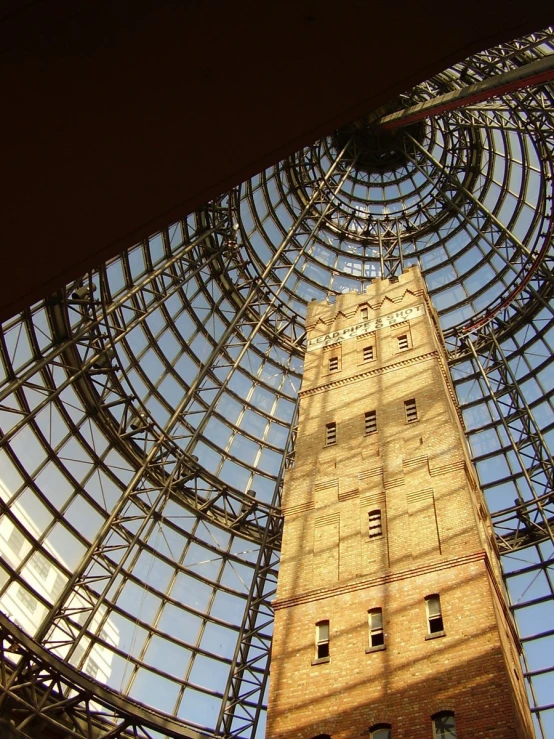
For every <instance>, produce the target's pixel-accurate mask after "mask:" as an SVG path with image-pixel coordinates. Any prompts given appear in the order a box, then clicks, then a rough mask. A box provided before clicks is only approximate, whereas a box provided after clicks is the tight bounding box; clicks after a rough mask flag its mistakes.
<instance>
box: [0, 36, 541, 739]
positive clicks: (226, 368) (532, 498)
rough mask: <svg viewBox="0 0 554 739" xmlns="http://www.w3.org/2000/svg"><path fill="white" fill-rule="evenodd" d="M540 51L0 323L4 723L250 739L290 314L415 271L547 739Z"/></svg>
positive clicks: (265, 651) (278, 172)
mask: <svg viewBox="0 0 554 739" xmlns="http://www.w3.org/2000/svg"><path fill="white" fill-rule="evenodd" d="M553 51H554V36H553V35H552V33H551V31H550V30H547V31H545V32H542V33H536V34H533V35H531V36H529V37H526V38H524V39H520V40H518V41H514V42H512V43H508V44H504V45H502V46H499V47H496V48H494V49H492V50H489V51H486V52H483V53H480V54H477V55H475V56H474V57H472V58H471V59H468V60H466V61H464V62H462V63H460V64H457V65H455V66H454V67H453V68H451V69H448V70H446V71H445V72H443V73H441V74H439V75H436V76H435V77H433V78H432V79H430V80H428V81H426V82H424V83H422V84H420V85H418V86H416V87H415V88H414V89H412V90H410V91H408V92H406V93H405V94H404V95H401V96H400V97H399V98H398V99H397V100H394V101H392V102H391V103H390V105H388V106H385V107H384V108H383V109H382V110H379V111H376V112H375V113H374V114H373V115H371V116H368V117H367V118H366V119H364V120H360V121H355V122H353V123H352V124H351V125H349V126H346V127H344V128H343V129H341V130H339V131H334V132H331V133H330V135H329V136H328V137H327V138H325V139H323V140H321V141H318V142H316V143H315V144H313V145H312V146H309V147H306V148H305V149H303V150H301V151H299V152H298V153H296V154H295V155H294V156H292V157H290V158H289V159H287V160H285V161H282V162H279V163H277V164H275V165H274V166H273V167H271V168H269V169H268V170H266V171H265V172H262V173H260V174H259V175H257V176H256V177H253V178H252V179H250V180H248V181H247V182H245V183H243V184H242V185H241V186H240V187H237V188H236V189H235V190H233V191H232V192H230V193H226V194H225V195H223V196H222V197H221V198H219V199H218V200H216V201H213V202H211V203H209V204H207V205H206V207H205V208H203V209H202V210H200V211H198V212H196V213H194V214H191V215H190V216H189V217H188V218H187V219H186V220H183V221H181V222H178V223H174V224H171V225H168V227H167V228H166V229H164V230H163V231H162V232H161V233H158V234H155V235H153V236H152V237H151V238H150V239H149V240H148V242H145V243H141V244H138V245H136V246H135V247H134V248H133V249H130V250H128V251H127V252H125V253H123V254H122V255H121V256H120V257H118V258H117V259H114V260H112V261H110V262H108V263H106V264H104V265H101V266H100V267H99V268H98V269H97V270H95V271H93V272H91V273H90V274H87V275H85V276H84V277H83V278H82V279H81V280H79V281H77V282H75V283H74V284H71V285H69V286H67V288H66V289H65V290H62V291H59V292H58V293H55V294H53V295H51V296H49V297H48V298H47V299H45V300H44V301H42V302H41V303H39V304H36V305H34V306H32V307H30V308H29V309H28V310H27V311H25V312H24V313H22V314H21V315H18V316H17V317H14V318H13V319H12V320H11V321H8V322H6V323H5V324H4V325H3V331H2V339H1V342H0V355H1V361H0V428H1V430H2V435H1V437H0V500H1V501H2V517H1V519H0V537H1V538H2V550H3V551H4V552H5V556H4V560H3V564H2V568H1V570H0V572H1V579H0V586H1V589H0V611H1V613H0V628H1V629H2V634H3V639H4V653H3V661H4V663H5V664H6V665H7V667H8V673H9V675H10V680H9V689H8V690H7V691H5V694H4V700H5V702H4V707H5V712H6V715H7V716H9V719H10V720H11V721H12V722H13V723H14V725H16V726H20V727H21V728H22V730H25V728H26V727H27V728H29V730H30V729H32V728H33V727H35V726H37V725H38V724H37V721H38V720H39V719H38V718H37V717H36V713H33V711H34V710H35V709H37V705H38V704H39V703H40V706H41V708H40V710H41V720H42V721H45V722H46V724H48V725H49V726H50V728H51V730H52V731H54V729H55V727H64V729H67V727H68V726H72V731H74V732H75V733H73V734H71V736H89V735H90V736H91V737H92V736H98V735H99V734H98V731H99V728H98V727H105V726H108V727H112V728H113V726H114V725H115V726H119V727H120V732H121V733H120V735H121V736H138V737H194V736H197V737H198V736H207V737H212V736H225V737H231V736H236V737H244V738H245V739H246V738H247V737H248V738H249V737H263V736H264V728H265V705H266V689H267V683H268V675H269V650H270V645H271V634H272V608H271V601H272V599H273V597H274V594H275V584H276V578H277V572H278V565H279V543H280V533H281V517H280V510H279V500H280V489H281V481H282V476H283V472H284V470H285V468H286V466H287V464H289V463H290V462H291V461H292V459H293V455H294V441H295V424H296V413H297V397H298V390H299V387H300V382H301V378H302V365H303V354H304V350H305V330H304V317H305V313H306V304H307V302H309V301H310V300H314V299H316V300H321V299H329V300H333V296H335V295H336V294H337V293H341V292H344V291H350V290H356V291H361V290H364V289H365V287H366V286H367V284H368V283H369V282H371V280H372V279H374V278H377V277H392V278H394V277H395V276H397V275H398V274H399V273H400V272H401V271H402V270H403V269H404V268H406V267H408V266H410V265H413V264H417V265H419V267H420V268H421V270H422V273H423V274H424V276H425V280H426V283H427V287H428V290H429V293H430V295H431V298H432V301H433V303H434V305H435V307H436V309H437V310H438V312H439V315H440V320H441V323H442V328H443V332H444V337H445V341H446V345H447V349H448V352H449V358H450V369H451V373H452V377H453V380H454V383H455V386H456V390H457V394H458V400H459V403H460V406H461V409H462V412H463V416H464V419H465V424H466V429H467V433H468V442H469V445H470V449H471V452H472V455H473V459H474V462H475V465H476V468H477V471H478V474H479V477H480V481H481V484H482V487H483V490H484V492H485V496H486V499H487V502H488V506H489V509H490V512H491V515H492V519H493V524H494V529H495V532H496V537H497V545H498V549H499V552H500V554H501V556H502V563H503V571H504V574H505V581H506V585H507V589H508V592H509V595H510V600H511V604H512V609H513V613H514V616H515V619H516V622H517V625H518V628H519V631H520V635H521V639H522V643H523V646H524V671H525V674H526V680H527V686H528V694H529V700H530V704H531V706H532V711H533V716H534V720H535V724H536V729H537V735H538V736H542V737H554V703H553V702H552V697H551V696H552V694H553V693H554V677H553V673H554V646H553V645H554V631H553V629H552V620H553V618H554V591H553V577H552V563H553V562H554V552H553V543H554V538H553V535H552V532H553V529H552V527H553V525H554V493H553V476H554V472H553V460H552V454H551V451H550V450H551V449H552V448H553V444H554V420H553V419H554V415H553V413H552V392H551V388H552V380H553V377H554V369H553V366H552V346H553V345H554V327H553V322H552V307H551V297H552V292H553V278H552V249H551V244H552V232H553V228H554V226H553V214H552V203H553V174H554V161H553V156H554V147H553V140H554V118H553V115H552V109H553V97H554V89H553V88H552V84H551V83H544V82H543V83H541V84H537V83H536V79H535V78H533V77H530V76H529V75H527V77H526V76H525V75H526V70H527V69H528V68H529V65H531V64H533V63H534V62H537V61H540V60H543V62H544V61H545V60H546V61H547V62H548V57H549V56H550V55H552V54H553ZM515 72H517V73H518V74H520V76H523V79H524V82H523V83H522V84H520V85H519V87H518V86H517V85H516V86H515V87H514V85H511V86H510V85H508V86H507V87H506V86H504V88H503V90H502V94H499V93H498V91H496V92H495V93H494V94H493V93H491V92H490V91H489V92H488V93H487V94H486V95H484V94H481V96H480V97H479V95H478V94H477V93H479V91H480V89H481V88H480V87H479V85H481V84H482V83H483V82H486V81H487V80H489V79H490V78H491V77H496V76H498V79H504V77H502V75H509V74H513V73H515ZM468 90H469V91H470V92H471V91H472V90H473V91H476V94H473V95H472V96H471V95H470V97H469V98H468V99H464V102H463V104H460V105H458V103H456V104H455V105H454V107H452V106H451V107H447V109H444V106H441V105H438V102H437V101H441V100H443V99H446V98H448V99H449V100H455V101H459V100H460V99H461V98H462V97H463V95H462V94H461V93H462V91H463V93H464V94H465V93H466V92H467V91H468ZM445 96H446V97H445ZM418 106H419V109H422V106H423V109H424V110H425V111H427V112H425V114H424V115H422V116H420V117H419V119H418V120H415V121H412V120H411V119H410V118H406V115H405V112H406V111H410V110H412V109H416V108H417V107H418ZM425 106H427V107H425ZM429 109H431V113H429ZM402 116H404V118H402ZM398 120H401V121H402V122H401V125H396V124H395V123H394V121H396V122H398ZM406 121H407V122H406ZM29 681H30V683H34V685H35V686H36V688H37V689H36V690H35V691H34V692H33V693H32V694H30V693H29V694H26V693H24V692H22V691H21V690H19V686H21V685H23V684H29ZM53 704H55V705H56V706H57V709H56V710H52V709H51V708H49V706H52V705H53ZM87 732H90V733H87ZM95 732H96V733H95ZM133 732H134V733H133Z"/></svg>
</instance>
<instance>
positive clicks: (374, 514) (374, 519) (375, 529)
mask: <svg viewBox="0 0 554 739" xmlns="http://www.w3.org/2000/svg"><path fill="white" fill-rule="evenodd" d="M367 526H368V529H367V533H368V536H369V538H370V539H375V538H377V537H378V536H383V524H382V521H381V511H380V510H375V511H370V512H369V513H368V514H367Z"/></svg>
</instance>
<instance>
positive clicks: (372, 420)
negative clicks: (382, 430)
mask: <svg viewBox="0 0 554 739" xmlns="http://www.w3.org/2000/svg"><path fill="white" fill-rule="evenodd" d="M364 421H365V433H366V435H367V434H374V433H375V432H376V431H377V411H367V413H366V414H365V418H364Z"/></svg>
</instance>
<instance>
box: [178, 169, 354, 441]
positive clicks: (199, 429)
mask: <svg viewBox="0 0 554 739" xmlns="http://www.w3.org/2000/svg"><path fill="white" fill-rule="evenodd" d="M353 166H354V162H352V163H351V164H350V166H349V167H348V169H347V170H346V171H345V173H344V175H343V176H342V177H341V179H340V180H339V183H338V185H337V186H336V187H335V189H334V190H333V193H332V197H333V198H334V197H336V195H337V194H338V193H339V192H340V190H341V188H342V186H343V184H344V183H345V182H346V179H347V177H348V175H349V174H350V172H351V170H352V167H353ZM324 183H325V179H324V180H323V181H322V184H321V185H320V187H319V188H318V189H317V190H316V193H315V194H317V193H318V192H319V191H320V190H321V189H322V186H323V184H324ZM330 202H331V201H329V203H328V204H327V206H326V207H325V208H324V210H323V212H322V213H321V214H320V216H319V218H318V219H317V221H316V223H315V224H314V226H313V227H312V229H311V232H310V234H309V237H308V239H307V240H306V243H305V244H304V246H303V248H302V249H301V250H300V249H299V251H298V254H297V255H296V257H295V259H294V260H293V261H292V262H291V264H290V266H289V269H288V270H287V273H286V275H285V276H284V277H283V279H282V280H281V283H280V284H279V286H278V288H277V289H276V290H275V292H274V293H273V295H272V297H271V300H270V301H269V303H268V304H267V306H266V308H265V310H264V312H263V313H262V315H261V316H260V318H259V319H258V321H257V322H256V325H255V327H254V328H253V329H252V331H251V332H250V334H249V336H248V339H247V340H246V342H245V343H244V345H243V347H242V349H241V351H240V353H239V354H238V356H237V358H236V360H235V361H234V362H233V365H232V367H231V370H230V372H228V374H227V377H226V378H225V380H224V382H223V383H222V384H221V386H220V387H219V389H218V391H217V393H216V394H215V396H214V398H213V400H212V402H211V403H210V406H209V407H208V408H207V409H206V412H205V414H204V418H203V419H202V421H201V422H200V423H199V424H198V426H197V428H196V429H195V432H194V434H193V435H192V437H191V439H190V441H189V443H188V445H187V447H186V452H187V453H188V454H190V453H192V451H193V449H194V447H195V445H196V443H197V441H198V437H199V436H200V434H202V433H203V431H204V429H205V428H206V425H207V423H208V422H209V419H210V417H211V416H210V414H211V413H212V411H213V410H214V408H215V406H216V405H217V403H218V402H219V400H220V398H221V396H222V394H223V393H224V391H225V389H226V387H227V384H228V382H229V380H230V379H231V377H232V375H233V372H234V371H235V370H236V369H237V367H239V366H240V362H241V361H242V359H243V358H244V355H245V354H246V352H247V351H248V349H249V348H250V346H251V344H252V342H253V340H254V338H255V337H256V336H257V334H258V331H259V330H260V328H261V327H262V326H263V324H264V321H265V320H266V318H267V316H268V314H269V313H270V312H271V311H272V310H273V307H274V305H275V303H276V301H277V298H278V296H279V294H280V293H281V290H282V289H283V288H284V286H285V284H286V282H287V280H288V278H289V277H290V275H291V274H292V273H293V272H294V269H295V267H296V265H297V263H298V261H299V259H300V258H301V257H302V255H303V251H304V249H305V248H306V247H307V246H308V245H309V244H310V243H311V242H312V241H313V239H314V238H315V234H316V230H317V229H318V228H319V226H320V224H321V222H322V220H323V219H324V217H325V215H326V213H327V211H328V209H329V208H330ZM295 231H296V227H295V226H293V227H292V228H291V229H290V231H289V233H288V234H287V238H289V237H290V239H292V235H294V232H295ZM290 239H289V240H290Z"/></svg>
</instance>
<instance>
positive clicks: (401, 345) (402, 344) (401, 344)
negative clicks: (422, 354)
mask: <svg viewBox="0 0 554 739" xmlns="http://www.w3.org/2000/svg"><path fill="white" fill-rule="evenodd" d="M397 339H398V350H399V351H403V350H404V349H407V348H408V334H402V336H398V337H397Z"/></svg>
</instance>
